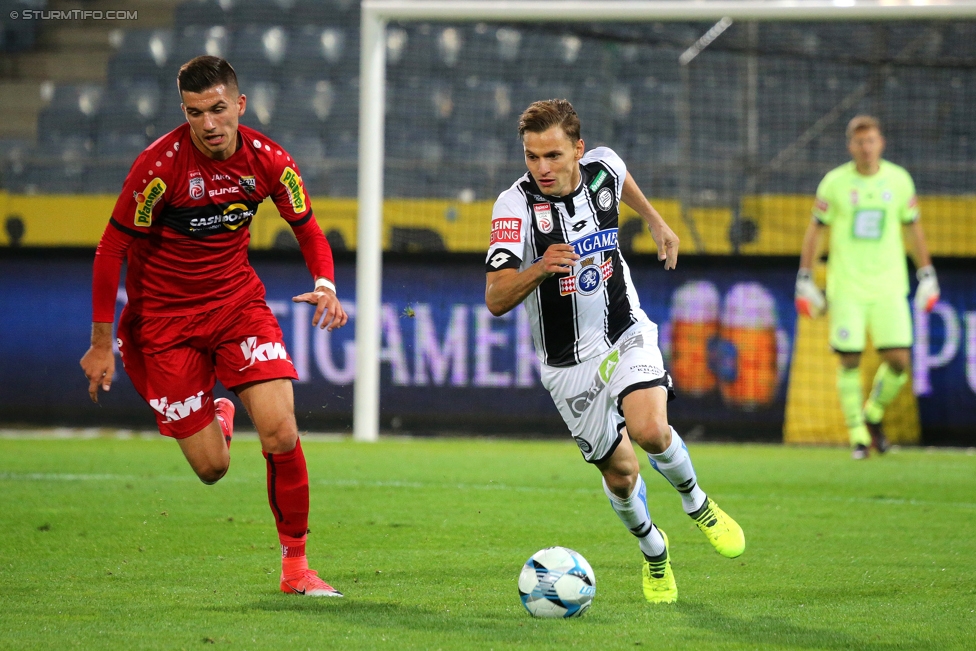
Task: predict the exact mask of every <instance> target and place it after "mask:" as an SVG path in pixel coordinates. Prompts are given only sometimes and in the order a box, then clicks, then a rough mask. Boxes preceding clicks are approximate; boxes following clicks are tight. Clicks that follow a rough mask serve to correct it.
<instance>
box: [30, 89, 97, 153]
mask: <svg viewBox="0 0 976 651" xmlns="http://www.w3.org/2000/svg"><path fill="white" fill-rule="evenodd" d="M102 93H103V90H102V88H101V86H96V85H91V84H79V85H58V86H56V87H55V88H54V94H53V96H52V98H51V101H50V103H49V104H48V105H47V106H46V107H45V108H43V109H42V110H41V112H40V113H39V114H38V116H37V136H38V141H39V142H41V143H57V142H60V141H63V140H64V139H65V138H68V137H80V138H86V139H87V138H90V137H91V135H92V127H93V126H94V118H95V116H96V115H97V113H98V110H99V105H100V103H101V99H102Z"/></svg>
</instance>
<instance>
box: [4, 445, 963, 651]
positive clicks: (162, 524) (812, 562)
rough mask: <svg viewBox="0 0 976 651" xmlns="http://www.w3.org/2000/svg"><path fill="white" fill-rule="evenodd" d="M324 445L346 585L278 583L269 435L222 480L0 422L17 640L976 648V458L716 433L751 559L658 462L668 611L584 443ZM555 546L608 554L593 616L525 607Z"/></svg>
mask: <svg viewBox="0 0 976 651" xmlns="http://www.w3.org/2000/svg"><path fill="white" fill-rule="evenodd" d="M303 445H304V448H305V454H306V455H307V458H308V467H309V473H310V476H311V481H312V484H311V499H312V512H311V518H310V527H311V530H312V532H311V534H310V536H309V557H310V559H311V561H312V565H313V567H314V568H316V569H318V570H319V572H320V573H321V574H322V575H323V577H324V578H326V580H328V581H330V582H331V583H333V584H334V585H335V586H336V587H338V588H339V589H340V590H342V591H343V592H345V594H346V598H345V599H331V600H330V599H310V598H301V597H297V596H288V595H284V594H281V593H279V592H278V591H277V589H278V572H279V567H280V565H279V552H278V549H277V538H276V536H275V529H274V525H273V522H272V517H271V514H270V511H269V509H268V506H267V501H266V500H267V498H266V493H265V471H264V460H263V459H262V457H261V455H260V453H259V448H258V443H257V441H256V440H255V439H253V438H251V439H247V438H242V439H241V440H236V441H235V442H234V447H233V455H232V457H233V463H232V465H231V469H230V472H229V473H228V476H227V477H225V478H224V479H223V480H222V481H221V482H220V483H219V484H217V485H216V486H204V485H203V484H201V483H200V482H199V481H197V480H196V479H195V478H194V477H193V476H192V473H191V471H190V469H189V467H188V466H187V464H186V462H185V461H184V459H183V457H182V455H181V454H180V451H179V448H178V447H177V446H176V444H175V443H173V442H172V441H168V440H164V439H162V438H161V437H158V436H157V437H155V438H148V437H138V438H133V439H128V440H119V439H115V438H111V439H110V438H95V439H90V440H81V439H67V440H56V439H32V440H25V439H15V438H0V496H2V497H0V648H3V649H27V648H31V649H54V648H83V649H106V648H107V649H116V648H117V649H141V648H159V649H195V648H210V645H213V646H216V647H222V648H227V649H305V648H310V649H326V648H336V649H384V648H387V649H516V648H517V649H571V648H572V649H575V648H579V649H600V650H601V651H602V650H609V649H650V648H654V649H656V648H672V649H867V650H879V651H880V650H889V649H973V648H976V633H974V631H976V613H974V610H976V542H974V539H976V455H972V454H967V453H965V452H960V451H951V450H950V451H927V450H918V449H902V450H897V451H895V452H894V453H891V454H889V455H887V456H886V457H883V458H872V459H871V460H869V461H867V462H854V461H852V460H851V459H850V458H849V455H848V452H847V451H846V450H842V449H829V448H797V447H786V446H758V445H706V444H700V445H692V446H691V451H692V455H693V459H694V462H695V466H696V468H697V470H698V474H699V479H700V481H701V484H702V486H703V487H704V488H705V490H706V491H708V492H709V494H710V495H712V496H713V497H714V498H715V499H716V501H717V502H718V503H719V504H720V505H721V506H722V507H724V508H725V509H726V510H727V511H728V512H729V513H730V514H731V515H732V516H733V517H734V518H736V519H737V520H738V521H739V523H740V524H742V526H743V528H744V529H745V532H746V541H747V547H746V552H745V554H744V555H743V556H741V557H740V558H738V559H735V560H728V559H725V558H723V557H721V556H719V555H718V554H717V553H715V552H714V551H713V550H712V548H711V547H710V546H709V544H708V542H707V541H706V540H705V537H704V536H702V534H701V533H700V532H699V531H698V530H697V529H696V528H695V526H694V525H693V523H692V521H691V520H690V519H689V518H688V517H687V516H685V515H684V513H683V512H682V511H681V506H680V500H679V499H678V497H677V495H676V494H675V493H674V491H673V490H672V489H671V488H670V486H669V485H668V484H667V483H666V481H665V480H664V479H663V478H662V477H660V476H658V475H657V473H655V472H654V471H653V470H651V469H649V468H648V467H645V468H644V476H645V479H646V480H647V482H648V503H649V504H650V507H651V512H652V516H653V517H654V519H655V521H656V522H657V523H658V524H659V525H661V527H662V528H664V529H665V530H666V531H667V532H668V535H669V536H670V538H671V553H672V559H673V563H674V571H675V575H676V578H677V581H678V591H679V598H678V603H676V604H674V605H657V606H651V605H649V604H647V603H645V602H644V600H643V597H642V594H641V585H640V555H639V552H638V548H637V543H636V541H635V540H634V539H633V538H632V536H631V535H630V534H629V533H628V532H627V531H626V530H625V529H624V527H623V526H622V525H621V524H620V522H619V521H618V520H617V518H616V516H615V515H614V513H613V511H612V510H611V509H610V507H609V505H608V504H607V500H606V497H605V496H604V495H603V491H602V489H601V486H600V480H599V475H598V473H597V472H596V470H594V469H593V468H590V467H589V466H588V465H587V464H585V463H584V462H583V461H582V460H581V459H580V455H579V452H578V451H577V450H576V448H575V446H573V445H572V443H570V442H538V441H535V442H533V441H528V442H526V441H517V442H516V441H499V440H484V439H480V440H479V439H475V440H454V439H451V440H425V439H417V440H409V439H395V440H384V441H381V442H380V443H377V444H372V445H370V444H357V443H353V442H351V441H328V440H316V439H314V438H306V439H305V442H304V443H303ZM550 545H564V546H567V547H571V548H573V549H576V550H577V551H579V552H580V553H582V554H583V555H584V556H585V557H586V558H587V559H588V560H589V561H590V563H591V564H592V566H593V568H594V571H595V573H596V579H597V584H596V585H597V594H596V598H595V601H594V603H593V607H592V608H591V609H590V611H589V612H588V613H586V614H585V615H584V616H583V617H582V618H580V619H573V620H536V619H532V618H531V617H529V616H528V614H527V613H526V612H525V611H524V610H523V608H522V606H521V604H520V603H519V600H518V596H517V590H516V577H517V576H518V573H519V570H520V569H521V566H522V563H524V562H525V560H526V559H527V558H528V557H529V555H530V554H532V553H533V552H535V551H536V550H538V549H540V548H542V547H547V546H550Z"/></svg>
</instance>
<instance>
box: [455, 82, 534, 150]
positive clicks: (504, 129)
mask: <svg viewBox="0 0 976 651" xmlns="http://www.w3.org/2000/svg"><path fill="white" fill-rule="evenodd" d="M453 103H454V115H455V116H457V117H458V118H460V119H462V120H465V121H467V122H468V123H469V125H470V128H473V129H475V130H477V131H481V132H483V133H484V134H485V136H494V137H499V138H503V137H506V136H508V137H509V138H514V134H515V132H516V128H517V126H516V121H517V119H518V112H517V110H516V108H515V106H514V105H513V101H512V88H511V85H510V84H508V83H505V82H501V81H493V80H480V79H478V78H477V77H469V78H468V79H467V80H464V81H463V82H462V83H460V84H457V85H455V87H454V90H453Z"/></svg>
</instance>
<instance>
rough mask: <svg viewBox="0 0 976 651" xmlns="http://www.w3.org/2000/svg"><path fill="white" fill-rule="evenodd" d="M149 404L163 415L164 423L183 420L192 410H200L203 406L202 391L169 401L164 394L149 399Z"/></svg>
mask: <svg viewBox="0 0 976 651" xmlns="http://www.w3.org/2000/svg"><path fill="white" fill-rule="evenodd" d="M149 406H150V407H152V408H153V409H155V410H156V411H157V412H159V413H160V414H161V415H162V416H165V417H166V420H165V421H164V422H166V423H172V422H174V421H178V420H183V419H184V418H186V417H187V416H189V415H190V414H192V413H193V412H195V411H200V407H202V406H203V391H198V392H197V394H196V395H195V396H190V397H189V398H186V399H185V400H180V401H177V402H170V401H169V398H166V397H165V396H164V397H162V398H153V399H152V400H150V401H149Z"/></svg>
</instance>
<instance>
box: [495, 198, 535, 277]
mask: <svg viewBox="0 0 976 651" xmlns="http://www.w3.org/2000/svg"><path fill="white" fill-rule="evenodd" d="M528 219H529V211H528V207H527V204H526V203H525V196H524V195H523V194H522V192H521V191H520V190H519V188H518V186H517V184H516V185H514V186H512V187H511V188H509V189H508V190H505V191H504V192H502V193H501V194H500V195H498V199H497V200H496V201H495V206H494V208H492V211H491V239H490V240H489V243H488V257H487V258H486V259H485V270H486V272H492V271H499V270H501V269H518V268H519V266H520V265H521V264H522V261H523V260H524V259H525V238H526V232H527V230H528Z"/></svg>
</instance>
